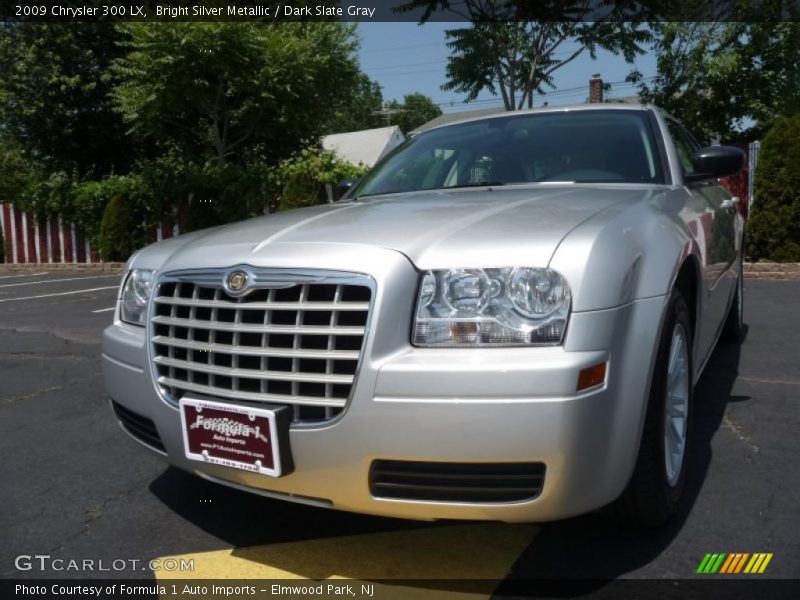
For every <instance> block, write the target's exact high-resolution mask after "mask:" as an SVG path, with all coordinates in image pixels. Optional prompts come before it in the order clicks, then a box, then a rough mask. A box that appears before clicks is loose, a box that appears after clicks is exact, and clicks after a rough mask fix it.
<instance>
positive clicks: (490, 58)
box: [399, 0, 650, 110]
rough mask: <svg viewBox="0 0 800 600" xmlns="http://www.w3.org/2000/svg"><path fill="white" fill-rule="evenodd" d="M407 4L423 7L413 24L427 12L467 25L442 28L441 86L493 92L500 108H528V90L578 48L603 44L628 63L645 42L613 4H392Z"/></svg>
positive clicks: (638, 26) (541, 88) (542, 87)
mask: <svg viewBox="0 0 800 600" xmlns="http://www.w3.org/2000/svg"><path fill="white" fill-rule="evenodd" d="M619 5H620V6H621V5H626V6H628V5H630V6H628V7H629V8H630V7H631V6H633V4H632V3H619ZM412 9H422V10H423V14H422V17H421V19H420V22H421V23H424V22H425V21H426V20H427V19H428V18H430V16H431V14H432V12H431V11H434V10H441V11H446V12H447V11H449V12H451V13H453V14H456V15H458V16H459V17H461V18H462V19H464V20H466V21H468V22H469V23H470V26H469V27H461V28H458V29H449V30H447V31H446V32H445V35H446V36H447V40H448V42H447V45H448V47H449V48H450V50H451V56H450V57H449V58H448V63H447V82H446V83H445V84H444V85H443V86H442V89H444V90H452V91H455V92H459V93H463V94H466V95H467V97H466V99H467V102H469V101H471V100H475V99H476V98H477V97H478V95H479V94H480V93H481V92H483V91H484V90H486V91H488V92H490V93H491V94H493V95H498V94H499V95H500V96H501V98H502V99H503V105H504V106H505V108H506V110H518V109H522V108H525V107H526V106H529V107H530V106H533V98H534V95H535V94H537V93H539V94H542V93H544V92H545V91H546V90H547V89H548V88H549V89H553V88H554V87H555V84H554V80H553V74H554V73H555V72H556V71H557V70H559V69H561V68H563V67H565V66H566V65H568V64H569V63H571V62H572V61H573V60H575V59H576V58H577V57H578V56H580V55H581V54H583V53H588V54H589V55H590V56H591V57H592V58H595V57H596V53H597V51H598V49H603V50H607V51H609V52H613V53H616V54H621V55H622V56H623V57H624V58H625V60H627V61H628V62H632V61H633V59H634V58H635V57H636V55H637V54H641V53H642V52H643V44H644V43H645V42H647V41H648V40H649V39H650V34H649V32H648V31H647V29H646V28H645V27H644V25H643V24H642V23H641V22H637V19H638V20H639V21H641V18H640V17H637V15H636V13H632V12H626V11H625V10H623V8H618V7H617V5H616V4H615V5H612V6H610V7H609V10H608V11H607V14H602V15H597V5H596V4H595V3H592V2H586V1H584V0H538V1H537V2H535V3H533V2H521V1H519V0H518V1H513V0H506V1H482V0H475V1H468V2H463V3H462V2H458V3H456V2H450V1H449V0H411V1H410V2H408V3H406V4H405V5H403V6H401V7H400V8H399V10H401V11H406V10H412ZM642 14H644V13H642Z"/></svg>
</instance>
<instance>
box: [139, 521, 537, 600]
mask: <svg viewBox="0 0 800 600" xmlns="http://www.w3.org/2000/svg"><path fill="white" fill-rule="evenodd" d="M538 531H539V527H538V526H536V525H508V524H502V523H481V524H474V525H472V524H471V525H453V526H444V527H433V528H425V529H412V530H406V531H391V532H382V533H372V534H362V535H351V536H343V537H333V538H322V539H311V540H304V541H299V542H285V543H278V544H269V545H264V546H252V547H248V548H233V549H228V550H214V551H210V552H197V553H193V554H182V555H176V556H168V557H161V563H162V564H164V562H165V561H166V560H168V559H176V560H177V561H178V563H180V560H181V559H186V560H189V559H193V560H194V570H193V571H183V572H178V571H170V572H156V574H155V575H156V577H157V578H158V577H162V578H167V579H173V578H191V579H223V578H234V579H273V580H274V579H315V580H321V579H354V580H387V579H404V580H412V579H413V580H424V579H439V580H441V579H489V580H498V581H499V580H502V579H504V578H505V577H506V576H507V575H508V573H509V572H510V570H511V567H512V566H513V564H514V562H515V561H516V560H517V558H519V556H520V555H521V554H522V552H523V551H524V550H525V548H527V547H528V546H529V545H530V543H531V541H532V540H533V538H534V537H535V536H536V534H537V533H538ZM484 597H488V596H484Z"/></svg>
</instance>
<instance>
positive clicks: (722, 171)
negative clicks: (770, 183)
mask: <svg viewBox="0 0 800 600" xmlns="http://www.w3.org/2000/svg"><path fill="white" fill-rule="evenodd" d="M745 159H746V157H745V154H744V152H743V151H742V150H740V149H739V148H736V147H734V146H708V147H707V148H700V150H698V151H697V152H695V154H694V156H693V157H692V165H694V172H693V173H687V174H686V175H685V176H684V179H685V181H686V182H687V183H689V182H693V181H703V180H705V179H716V178H717V177H726V176H727V175H733V174H734V173H738V172H739V171H741V170H742V169H743V168H744V163H745Z"/></svg>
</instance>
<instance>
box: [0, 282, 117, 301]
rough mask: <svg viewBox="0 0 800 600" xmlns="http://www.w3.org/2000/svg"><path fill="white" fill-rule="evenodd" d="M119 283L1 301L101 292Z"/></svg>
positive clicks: (115, 286) (113, 287)
mask: <svg viewBox="0 0 800 600" xmlns="http://www.w3.org/2000/svg"><path fill="white" fill-rule="evenodd" d="M118 287H119V286H118V285H108V286H106V287H99V288H90V289H88V290H75V291H74V292H58V293H57V294H42V295H40V296H25V297H23V298H2V299H0V302H14V301H15V300H36V299H37V298H51V297H52V296H69V295H70V294H85V293H86V292H99V291H100V290H116V289H117V288H118Z"/></svg>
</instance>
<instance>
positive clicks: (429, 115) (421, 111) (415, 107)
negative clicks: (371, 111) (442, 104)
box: [388, 92, 442, 133]
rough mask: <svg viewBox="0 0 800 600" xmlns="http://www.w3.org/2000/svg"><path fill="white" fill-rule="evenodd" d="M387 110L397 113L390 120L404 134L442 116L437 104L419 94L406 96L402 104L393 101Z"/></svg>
mask: <svg viewBox="0 0 800 600" xmlns="http://www.w3.org/2000/svg"><path fill="white" fill-rule="evenodd" d="M388 108H389V109H390V110H396V111H398V112H397V116H396V117H394V118H393V119H392V123H394V124H396V125H399V126H400V129H402V130H403V131H404V132H405V133H409V132H410V131H414V129H416V128H417V127H419V126H420V125H423V124H424V123H427V122H428V121H430V120H431V119H435V118H436V117H438V116H440V115H441V114H442V109H441V108H439V105H438V104H435V103H434V101H433V100H431V99H430V97H429V96H426V95H425V94H420V93H419V92H414V93H412V94H406V95H405V96H404V97H403V102H402V103H400V102H398V101H397V100H393V101H392V102H390V103H389V106H388Z"/></svg>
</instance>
